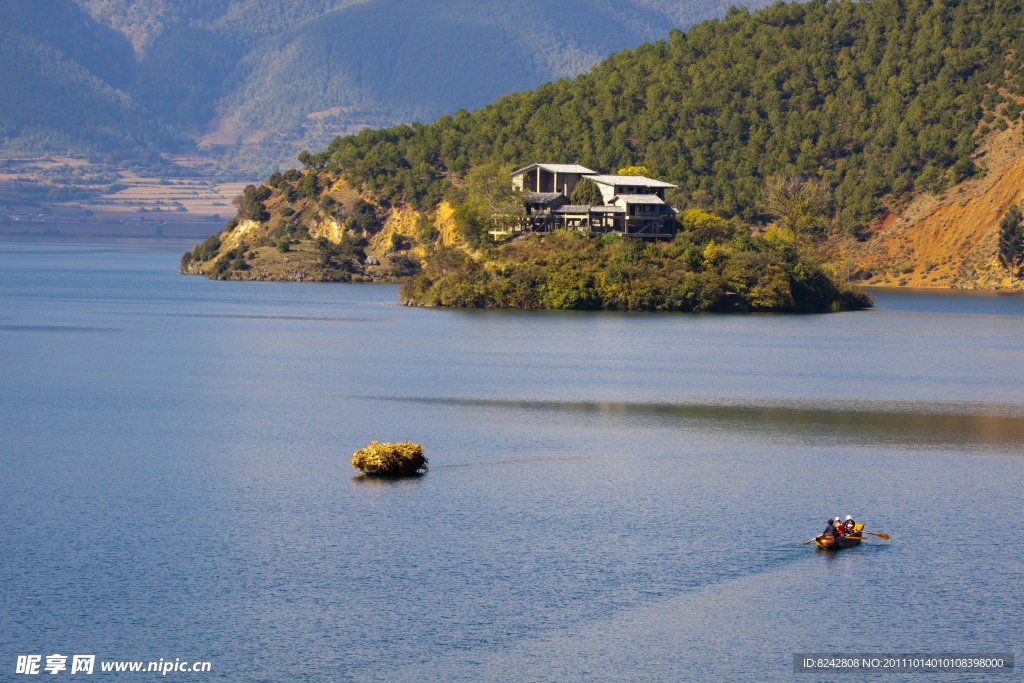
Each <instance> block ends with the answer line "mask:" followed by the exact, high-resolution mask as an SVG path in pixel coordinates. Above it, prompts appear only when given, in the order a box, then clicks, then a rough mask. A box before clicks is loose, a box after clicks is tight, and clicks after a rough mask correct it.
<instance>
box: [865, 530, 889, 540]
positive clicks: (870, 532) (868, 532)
mask: <svg viewBox="0 0 1024 683" xmlns="http://www.w3.org/2000/svg"><path fill="white" fill-rule="evenodd" d="M864 533H866V534H871V535H872V536H878V537H879V538H884V539H888V538H889V534H876V533H875V532H874V531H865V532H864Z"/></svg>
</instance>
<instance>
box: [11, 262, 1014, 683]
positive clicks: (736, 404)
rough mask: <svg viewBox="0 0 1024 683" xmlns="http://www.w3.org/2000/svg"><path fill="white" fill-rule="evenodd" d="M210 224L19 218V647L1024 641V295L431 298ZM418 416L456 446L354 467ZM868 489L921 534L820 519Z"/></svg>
mask: <svg viewBox="0 0 1024 683" xmlns="http://www.w3.org/2000/svg"><path fill="white" fill-rule="evenodd" d="M187 246H188V245H173V246H171V247H167V246H160V245H147V244H145V243H140V244H135V245H116V244H103V245H66V244H64V245H59V246H50V245H40V244H31V245H29V244H10V243H8V244H6V245H4V248H3V249H2V250H0V302H2V308H0V349H2V352H3V357H4V364H3V367H2V370H0V379H2V386H3V392H2V394H0V414H2V428H3V436H2V442H0V443H2V457H0V481H2V484H0V485H2V489H0V493H2V495H0V511H2V515H3V517H2V518H3V520H4V521H3V540H4V552H3V553H2V554H0V585H2V590H0V614H2V615H3V627H2V628H0V652H2V655H0V656H2V657H3V662H2V664H0V666H3V667H4V670H7V671H13V668H12V667H13V666H14V660H15V656H16V655H18V654H31V653H38V654H44V655H45V654H51V653H54V652H60V653H65V652H71V653H95V654H96V655H97V656H98V658H99V659H108V660H109V659H138V660H147V661H148V660H156V659H159V658H161V657H163V658H164V659H173V658H175V657H179V658H182V659H203V660H210V661H212V662H213V667H214V672H215V677H217V676H219V677H222V678H226V679H228V680H246V681H261V680H265V681H279V680H340V679H355V680H389V681H390V680H424V679H425V680H450V679H463V680H481V679H484V680H488V679H490V680H559V681H563V680H626V679H630V680H666V681H668V680H714V679H718V680H738V679H746V680H774V679H789V678H790V677H791V676H792V675H793V674H792V655H793V653H795V652H806V651H829V650H833V651H842V652H922V651H925V652H928V651H931V652H941V651H947V652H970V651H974V652H979V651H985V652H991V651H1013V650H1015V649H1016V650H1018V651H1019V650H1020V645H1021V642H1022V636H1024V627H1022V625H1021V624H1022V623H1024V618H1022V617H1024V599H1022V597H1021V596H1022V591H1021V590H1020V589H1019V583H1020V577H1021V575H1022V569H1024V567H1022V561H1021V559H1020V557H1021V555H1020V549H1019V547H1018V546H1017V544H1016V536H1018V535H1019V534H1018V532H1017V529H1018V528H1019V526H1020V523H1021V514H1022V505H1021V503H1022V499H1024V495H1022V493H1024V468H1022V466H1021V465H1022V460H1021V453H1022V447H1024V381H1022V380H1024V298H1021V297H1012V296H1009V297H1008V296H965V295H949V294H934V293H915V292H890V291H882V292H877V293H876V295H877V304H878V308H877V309H876V310H872V311H866V312H859V313H847V314H836V315H814V316H792V315H731V316H721V315H682V314H680V315H676V314H664V315H638V314H610V313H528V312H495V311H452V310H423V309H409V308H402V307H400V306H398V305H396V304H395V301H396V298H397V297H396V288H395V287H391V286H359V285H329V284H324V285H320V284H301V285H297V284H275V283H237V282H211V281H207V280H205V279H201V278H197V277H186V276H180V275H177V274H176V272H175V271H176V269H177V261H178V256H179V255H180V252H181V251H183V250H184V249H185V248H186V247H187ZM405 438H408V439H412V440H414V441H419V442H422V443H424V445H425V447H426V449H427V455H428V456H429V457H430V459H431V468H430V472H429V474H427V475H426V476H423V477H420V478H417V479H412V480H404V481H376V480H371V479H366V478H363V477H357V476H353V474H354V470H353V469H352V468H351V466H350V465H349V464H348V460H349V457H350V455H351V453H352V452H353V451H354V450H355V449H357V448H359V447H360V446H362V445H365V444H366V443H367V442H368V441H370V440H371V439H377V440H399V439H405ZM836 514H841V515H843V516H845V515H846V514H852V515H853V516H854V517H855V518H857V519H858V520H861V521H865V522H867V524H868V527H867V528H868V529H869V530H875V531H884V532H887V533H890V534H892V540H890V541H888V542H883V541H878V540H874V541H870V542H866V543H864V544H863V545H862V547H860V548H858V549H853V550H846V551H843V552H840V553H837V554H835V555H828V554H823V553H820V552H818V551H815V550H813V549H811V547H810V546H802V545H799V542H800V541H803V540H806V539H808V538H811V537H812V536H814V535H815V534H817V533H819V532H820V531H821V529H822V528H823V527H824V522H825V519H826V518H828V517H832V516H834V515H836ZM176 676H177V679H179V680H188V679H189V675H186V674H176ZM208 677H209V674H207V675H206V676H200V675H197V676H196V679H195V680H200V679H203V680H205V679H206V678H208ZM897 678H898V677H897ZM907 678H908V679H910V680H916V679H915V678H914V677H912V676H910V677H907ZM851 680H857V678H856V677H851Z"/></svg>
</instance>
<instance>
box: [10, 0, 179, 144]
mask: <svg viewBox="0 0 1024 683" xmlns="http://www.w3.org/2000/svg"><path fill="white" fill-rule="evenodd" d="M0 16H3V17H4V22H3V23H2V24H0V64H3V69H0V153H5V154H19V153H31V152H37V151H40V150H44V151H57V152H68V151H70V152H71V153H72V154H79V155H84V154H88V153H90V152H96V151H102V152H106V153H109V154H113V155H114V156H128V157H132V158H136V159H138V158H145V157H146V156H151V155H153V154H155V153H157V152H158V151H159V150H162V149H168V148H170V147H173V146H174V145H175V142H176V140H175V137H174V135H173V133H172V132H171V131H170V130H167V129H164V128H162V127H161V126H159V125H158V124H157V122H156V121H155V120H154V118H153V116H152V115H151V114H150V113H149V112H148V111H147V110H146V109H145V108H144V107H141V106H139V104H138V103H137V102H135V101H134V100H133V99H132V98H131V97H130V96H129V95H127V94H126V93H125V92H123V91H122V90H119V88H126V87H128V85H129V84H130V83H131V79H132V72H133V66H132V65H133V62H134V54H133V52H132V49H131V45H130V44H129V43H128V41H127V39H126V38H125V37H124V36H123V35H121V34H120V33H118V32H116V31H114V30H112V29H110V28H109V27H106V26H103V25H101V24H99V23H97V22H96V21H94V20H93V19H92V18H91V17H90V16H89V15H88V14H86V13H84V12H83V11H82V10H81V9H80V8H79V7H77V6H76V5H75V4H74V3H72V2H70V1H69V0H52V1H50V2H46V3H34V2H19V1H18V0H0Z"/></svg>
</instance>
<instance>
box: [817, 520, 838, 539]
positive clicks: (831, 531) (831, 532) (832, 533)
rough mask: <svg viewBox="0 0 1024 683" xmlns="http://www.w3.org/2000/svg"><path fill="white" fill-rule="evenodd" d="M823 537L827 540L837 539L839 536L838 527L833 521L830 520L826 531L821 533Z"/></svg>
mask: <svg viewBox="0 0 1024 683" xmlns="http://www.w3.org/2000/svg"><path fill="white" fill-rule="evenodd" d="M821 535H822V536H824V537H825V538H835V537H836V536H838V535H839V530H838V529H836V525H835V524H833V523H832V520H831V519H830V520H828V526H826V527H825V530H824V531H823V532H821Z"/></svg>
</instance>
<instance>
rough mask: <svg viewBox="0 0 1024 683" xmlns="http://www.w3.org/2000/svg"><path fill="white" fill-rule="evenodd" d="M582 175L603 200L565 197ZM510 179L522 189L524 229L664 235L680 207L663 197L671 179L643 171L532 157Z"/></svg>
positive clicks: (666, 234)
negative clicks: (578, 201)
mask: <svg viewBox="0 0 1024 683" xmlns="http://www.w3.org/2000/svg"><path fill="white" fill-rule="evenodd" d="M583 178H588V179H589V180H591V181H592V182H594V183H595V184H596V185H597V187H598V189H599V190H600V191H601V198H602V200H603V203H602V204H599V205H586V206H581V205H572V204H570V203H569V202H570V200H571V197H572V193H573V191H574V190H575V189H576V185H577V184H578V183H579V182H580V180H582V179H583ZM512 185H513V187H515V188H516V189H518V190H522V191H525V192H526V193H527V194H526V197H525V203H526V218H525V220H524V221H523V224H522V226H521V231H524V232H548V231H550V230H557V229H570V230H579V231H580V232H587V233H591V234H595V233H598V234H599V233H608V232H617V233H620V234H622V235H629V236H631V237H666V236H669V235H672V234H673V233H674V232H675V214H677V213H679V212H678V211H676V210H675V209H674V208H672V207H671V206H669V205H668V204H666V203H665V190H667V189H669V188H673V187H676V186H675V185H673V184H672V183H665V182H662V181H660V180H654V179H653V178H646V177H644V176H634V175H601V174H599V173H597V172H596V171H592V170H590V169H589V168H587V167H585V166H579V165H577V164H542V163H536V164H530V165H529V166H525V167H523V168H520V169H518V170H516V171H513V172H512ZM494 234H495V236H497V235H498V234H508V233H507V232H500V231H496V232H495V233H494Z"/></svg>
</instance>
